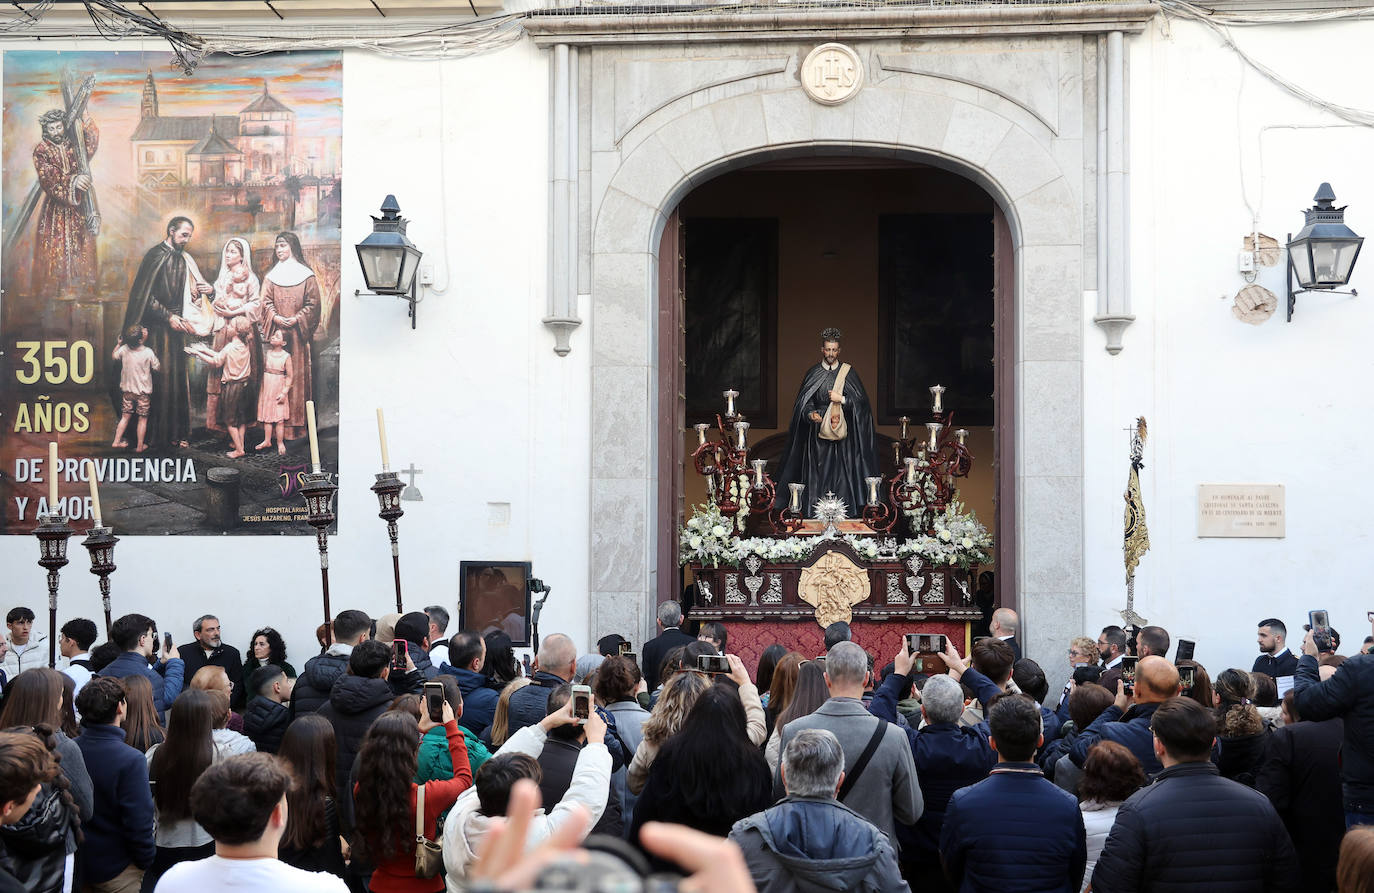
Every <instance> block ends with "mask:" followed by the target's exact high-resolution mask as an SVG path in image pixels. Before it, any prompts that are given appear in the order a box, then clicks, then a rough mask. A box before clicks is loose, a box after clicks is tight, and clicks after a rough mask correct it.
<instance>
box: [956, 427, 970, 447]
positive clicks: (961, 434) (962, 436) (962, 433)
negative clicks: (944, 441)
mask: <svg viewBox="0 0 1374 893" xmlns="http://www.w3.org/2000/svg"><path fill="white" fill-rule="evenodd" d="M954 436H955V437H957V438H959V446H963V445H964V441H965V440H967V439H968V429H967V428H960V429H959V430H958V431H955V432H954Z"/></svg>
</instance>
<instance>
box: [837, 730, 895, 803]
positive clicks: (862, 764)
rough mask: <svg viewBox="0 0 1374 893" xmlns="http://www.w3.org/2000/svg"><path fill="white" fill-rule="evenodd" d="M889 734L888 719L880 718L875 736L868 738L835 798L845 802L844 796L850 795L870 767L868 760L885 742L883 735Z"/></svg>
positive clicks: (874, 732)
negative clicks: (865, 745)
mask: <svg viewBox="0 0 1374 893" xmlns="http://www.w3.org/2000/svg"><path fill="white" fill-rule="evenodd" d="M885 734H887V721H886V720H884V719H879V720H878V725H877V727H876V728H874V729H873V737H872V738H869V739H868V746H867V747H865V748H864V750H863V753H861V754H859V758H858V759H857V760H855V761H854V768H853V769H850V770H849V772H847V773H846V774H845V776H844V784H842V785H840V789H839V791H838V792H837V793H836V794H835V799H836V800H838V801H840V802H841V803H843V802H844V798H845V797H848V796H849V792H850V791H852V790H854V785H855V784H857V783H858V781H859V776H860V775H863V773H864V769H867V768H868V761H869V760H871V759H873V754H875V753H877V752H878V745H879V744H882V743H883V735H885Z"/></svg>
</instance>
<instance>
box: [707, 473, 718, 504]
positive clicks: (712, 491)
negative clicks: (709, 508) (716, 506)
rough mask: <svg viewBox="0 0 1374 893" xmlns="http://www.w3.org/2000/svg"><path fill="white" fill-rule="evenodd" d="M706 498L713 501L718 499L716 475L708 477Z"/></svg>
mask: <svg viewBox="0 0 1374 893" xmlns="http://www.w3.org/2000/svg"><path fill="white" fill-rule="evenodd" d="M706 498H707V499H710V500H712V501H714V500H715V498H716V476H715V475H714V474H708V475H706Z"/></svg>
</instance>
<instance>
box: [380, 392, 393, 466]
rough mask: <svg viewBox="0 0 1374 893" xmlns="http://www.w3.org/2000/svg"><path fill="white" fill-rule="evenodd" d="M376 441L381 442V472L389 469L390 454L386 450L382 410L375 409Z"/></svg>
mask: <svg viewBox="0 0 1374 893" xmlns="http://www.w3.org/2000/svg"><path fill="white" fill-rule="evenodd" d="M377 439H378V440H380V441H381V442H382V471H389V470H390V469H391V453H390V452H388V451H387V448H386V419H385V418H383V417H382V408H381V407H380V406H378V407H377Z"/></svg>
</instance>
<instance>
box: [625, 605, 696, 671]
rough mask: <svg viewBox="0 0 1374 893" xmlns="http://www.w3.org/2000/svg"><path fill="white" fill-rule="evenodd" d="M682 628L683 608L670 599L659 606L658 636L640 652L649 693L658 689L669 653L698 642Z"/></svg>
mask: <svg viewBox="0 0 1374 893" xmlns="http://www.w3.org/2000/svg"><path fill="white" fill-rule="evenodd" d="M681 626H682V606H681V605H679V604H678V603H677V602H675V601H673V600H672V599H669V600H668V601H666V602H663V603H662V604H660V605H659V606H658V630H659V632H658V635H657V636H655V637H654V638H652V639H650V640H649V641H647V642H645V643H644V647H643V648H641V649H640V652H639V666H640V669H641V670H642V671H643V673H644V684H645V685H646V686H648V688H649V691H653V690H654V689H656V688H658V684H659V681H660V680H659V678H658V671H659V666H660V665H661V664H662V663H663V659H664V658H665V657H667V656H668V652H669V651H672V650H673V649H674V648H677V647H679V646H682V645H690V644H691V643H692V642H694V641H696V640H695V639H693V638H692V637H691V636H689V635H687V633H685V632H683V631H682V630H681V629H680V628H679V627H681Z"/></svg>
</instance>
